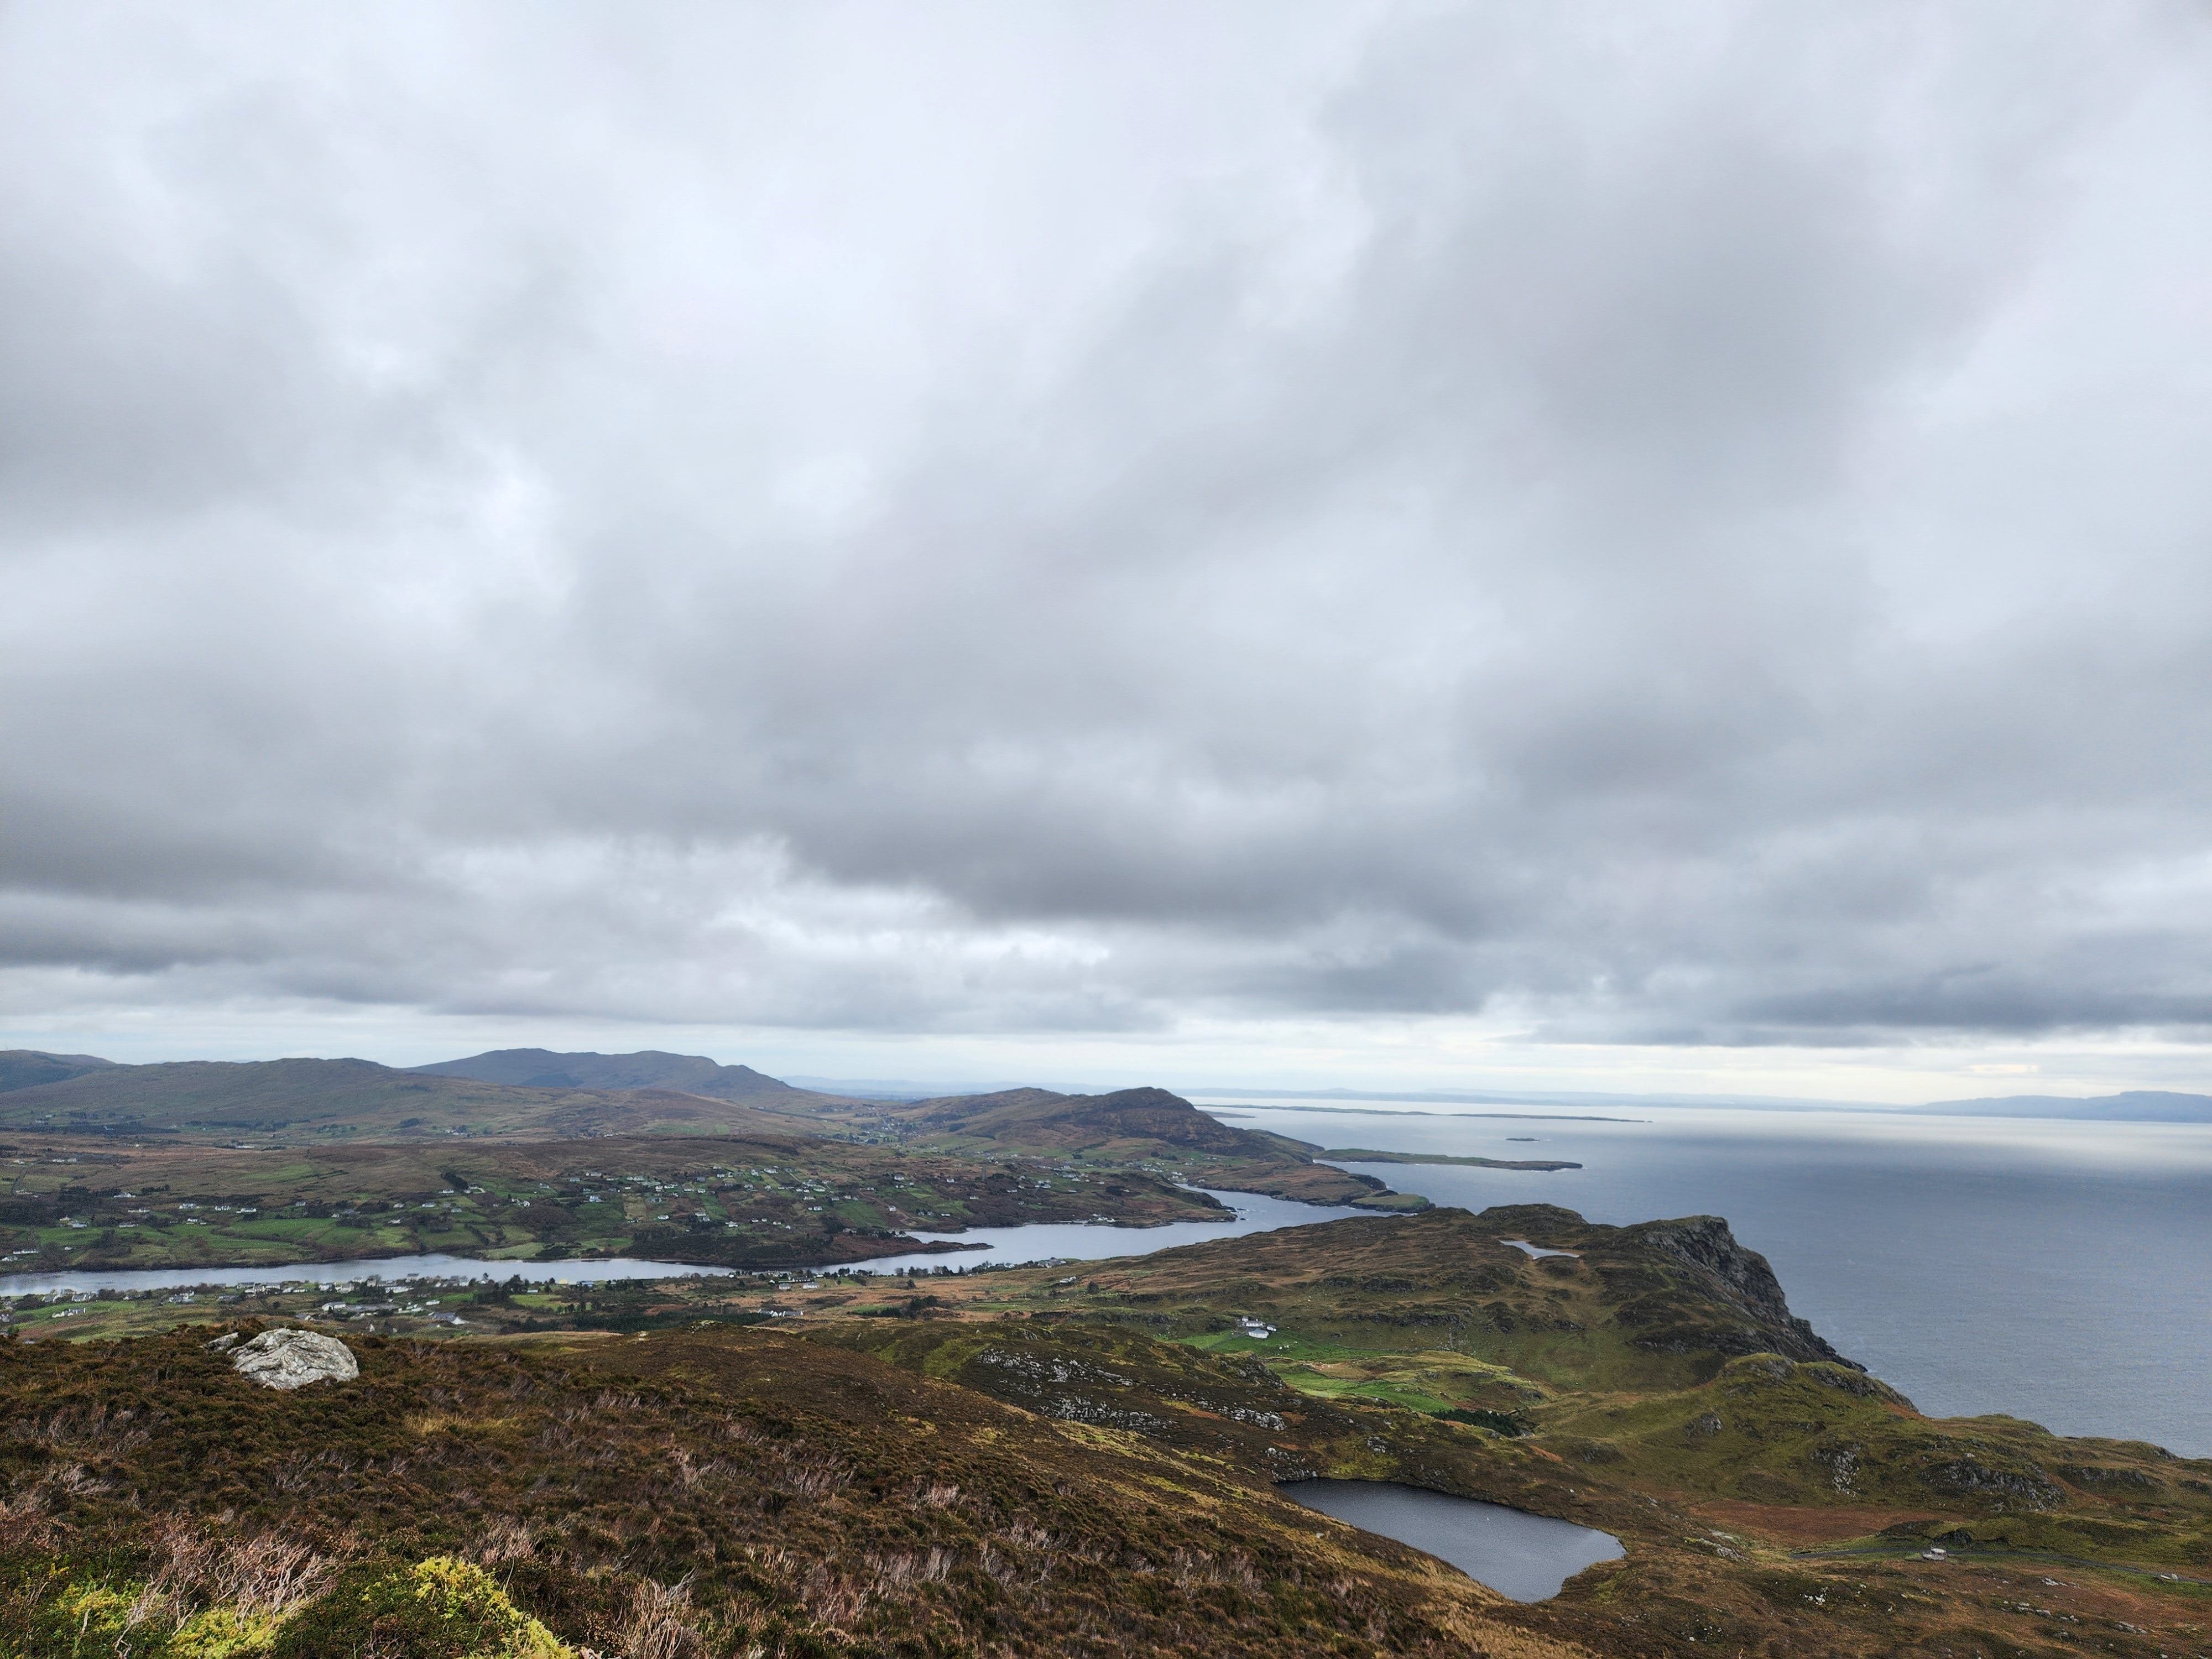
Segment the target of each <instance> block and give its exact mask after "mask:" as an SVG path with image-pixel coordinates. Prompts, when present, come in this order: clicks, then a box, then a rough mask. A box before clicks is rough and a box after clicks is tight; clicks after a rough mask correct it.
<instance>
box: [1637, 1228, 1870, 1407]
mask: <svg viewBox="0 0 2212 1659" xmlns="http://www.w3.org/2000/svg"><path fill="white" fill-rule="evenodd" d="M1627 1231H1630V1232H1632V1233H1634V1234H1637V1235H1638V1236H1640V1237H1641V1238H1642V1240H1643V1242H1644V1243H1645V1244H1647V1245H1649V1246H1650V1248H1651V1249H1654V1250H1656V1251H1657V1252H1658V1253H1659V1254H1660V1255H1663V1256H1666V1257H1668V1258H1669V1259H1670V1260H1672V1261H1677V1262H1680V1264H1681V1265H1682V1266H1683V1267H1686V1268H1688V1269H1689V1270H1690V1271H1691V1272H1692V1273H1693V1274H1695V1275H1697V1277H1698V1279H1699V1281H1700V1282H1701V1283H1702V1285H1703V1286H1704V1287H1705V1289H1706V1290H1708V1291H1710V1292H1711V1294H1712V1295H1714V1296H1715V1297H1718V1298H1720V1299H1721V1300H1722V1301H1723V1302H1728V1303H1733V1304H1735V1306H1736V1307H1738V1308H1739V1309H1741V1310H1742V1312H1743V1314H1744V1316H1746V1318H1747V1319H1749V1320H1750V1321H1752V1322H1753V1323H1754V1324H1755V1325H1756V1326H1757V1327H1758V1328H1760V1329H1761V1330H1762V1331H1764V1332H1765V1333H1768V1334H1771V1336H1772V1338H1773V1340H1771V1341H1769V1342H1765V1343H1763V1344H1762V1345H1761V1346H1764V1347H1765V1348H1768V1349H1770V1350H1771V1351H1772V1352H1776V1353H1778V1354H1781V1355H1783V1356H1784V1357H1785V1358H1790V1359H1825V1360H1828V1361H1830V1362H1832V1363H1833V1364H1838V1365H1848V1366H1850V1368H1851V1369H1852V1370H1865V1369H1866V1367H1865V1366H1863V1365H1861V1364H1858V1363H1857V1361H1855V1360H1850V1359H1846V1358H1844V1357H1843V1355H1841V1354H1839V1353H1838V1352H1836V1351H1835V1349H1833V1348H1832V1347H1831V1346H1828V1343H1827V1340H1826V1338H1824V1337H1822V1336H1821V1335H1820V1333H1819V1332H1817V1331H1815V1330H1814V1328H1812V1326H1811V1325H1809V1324H1808V1323H1807V1322H1805V1321H1804V1320H1802V1319H1800V1318H1798V1317H1797V1316H1796V1315H1795V1314H1793V1313H1791V1312H1790V1304H1789V1301H1788V1299H1787V1298H1786V1297H1784V1295H1783V1293H1782V1283H1781V1281H1780V1280H1779V1279H1777V1278H1775V1276H1774V1269H1773V1268H1772V1267H1771V1266H1769V1265H1768V1263H1767V1260H1766V1258H1765V1256H1763V1255H1759V1252H1758V1251H1756V1250H1747V1249H1745V1248H1744V1247H1743V1246H1742V1245H1741V1244H1740V1243H1737V1242H1736V1237H1735V1234H1734V1233H1732V1232H1730V1231H1729V1225H1728V1223H1727V1222H1725V1221H1723V1220H1722V1219H1721V1218H1720V1217H1718V1216H1717V1215H1700V1216H1692V1217H1690V1218H1688V1219H1686V1220H1683V1221H1657V1222H1650V1223H1647V1224H1645V1225H1643V1226H1641V1227H1632V1228H1630V1229H1628V1230H1627Z"/></svg>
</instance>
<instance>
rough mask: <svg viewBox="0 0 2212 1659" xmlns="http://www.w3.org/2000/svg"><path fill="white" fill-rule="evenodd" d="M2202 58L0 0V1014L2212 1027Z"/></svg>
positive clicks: (1350, 1044) (451, 1025)
mask: <svg viewBox="0 0 2212 1659" xmlns="http://www.w3.org/2000/svg"><path fill="white" fill-rule="evenodd" d="M2208 86H2212V14H2208V13H2207V11H2206V9H2204V8H2203V7H2202V6H2198V5H2195V4H2188V5H2184V4H2173V5H2158V4H2141V5H2135V4H2128V3H2121V0H2114V3H2106V4H2098V5H2086V6H2085V5H2082V4H2080V3H2078V0H2053V3H2040V0H1992V3H1988V4H1970V3H1956V4H1945V5H1936V6H1931V5H1927V4H1924V3H1920V0H1912V3H1899V4H1893V5H1884V4H1879V3H1863V0H1850V3H1838V4H1833V5H1820V4H1807V3H1803V0H1789V3H1778V4H1774V5H1771V6H1757V5H1712V6H1707V5H1696V4H1687V3H1685V4H1680V5H1674V6H1668V7H1652V6H1644V5H1634V4H1626V3H1615V4H1609V5H1594V4H1592V5H1576V4H1566V3H1561V4H1544V5H1528V4H1522V3H1518V0H1513V3H1507V0H1497V3H1491V4H1478V5H1472V6H1452V5H1443V4H1424V5H1408V6H1389V5H1358V4H1338V5H1332V6H1327V7H1317V8H1310V9H1299V8H1296V7H1291V6H1288V5H1285V4H1284V3H1282V0H1265V3H1258V4H1253V5H1249V6H1240V5H1233V4H1211V5H1196V6H1194V5H1189V4H1183V3H1176V4H1164V5H1158V6H1152V7H1146V6H1141V5H1134V4H1114V5H1090V6H1072V5H1071V6H1058V7H1054V6H1047V5H1015V4H1005V5H998V6H988V7H970V6H962V5H951V4H924V5H906V4H897V5H894V4H885V5H882V6H878V7H859V8H841V7H836V6H830V5H821V6H805V7H796V6H781V5H759V6H754V7H750V8H740V7H732V6H728V5H721V4H716V5H710V6H702V7H698V8H696V9H694V8H690V7H685V6H682V5H675V4H660V5H654V6H643V7H641V6H613V5H607V6H600V7H596V8H588V7H584V6H572V7H566V8H555V7H547V6H543V5H537V4H529V5H523V4H515V5H498V4H490V3H473V4H467V5H461V6H453V5H447V4H439V5H430V6H423V7H421V8H419V9H409V8H406V7H403V6H379V7H374V8H361V9H342V8H303V7H297V6H270V7H265V8H255V7H252V6H246V5H234V6H224V7H190V6H183V5H179V6H173V7H167V8H163V7H160V6H155V7H150V8H149V7H146V6H141V5H130V6H112V7H103V6H100V5H88V4H72V5H69V6H17V7H12V8H9V9H5V10H0V780H3V781H0V1042H14V1043H16V1044H21V1045H25V1046H32V1047H40V1048H87V1049H90V1050H91V1051H93V1052H100V1053H109V1054H116V1055H118V1057H122V1058H131V1059H144V1058H155V1057H173V1056H180V1055H185V1054H240V1055H245V1054H281V1053H299V1052H311V1053H312V1052H323V1053H338V1052H356V1053H367V1054H372V1055H373V1056H374V1057H377V1058H386V1059H393V1060H422V1059H429V1058H435V1057H439V1056H441V1055H445V1054H454V1053H460V1052H467V1051H469V1050H471V1049H473V1048H483V1047H487V1046H491V1045H492V1044H495V1043H504V1042H544V1043H547V1044H550V1045H551V1046H556V1047H571V1046H596V1047H602V1048H607V1047H639V1046H648V1045H649V1046H656V1047H680V1048H703V1049H704V1050H706V1051H708V1052H712V1053H715V1054H719V1055H720V1056H721V1057H723V1058H725V1059H731V1060H739V1059H744V1060H752V1061H754V1063H757V1064H763V1063H764V1064H768V1065H770V1066H781V1067H782V1068H783V1069H787V1070H788V1069H795V1070H799V1071H802V1072H809V1073H827V1074H829V1075H844V1076H860V1075H879V1076H880V1075H898V1076H913V1075H922V1076H929V1075H933V1074H941V1073H944V1072H945V1069H946V1068H948V1067H951V1068H953V1069H954V1070H955V1071H956V1072H957V1074H959V1075H962V1076H969V1075H975V1074H978V1073H981V1074H983V1075H993V1076H997V1075H1006V1076H1016V1075H1019V1076H1040V1077H1048V1078H1051V1077H1065V1076H1069V1075H1076V1076H1080V1077H1085V1078H1110V1079H1112V1080H1123V1079H1126V1080H1137V1079H1139V1078H1153V1079H1158V1080H1162V1081H1169V1082H1178V1081H1180V1082H1195V1081H1198V1080H1200V1079H1205V1078H1212V1079H1219V1080H1253V1081H1274V1082H1279V1083H1284V1084H1297V1083H1316V1084H1322V1085H1328V1084H1354V1085H1356V1084H1358V1083H1361V1082H1363V1081H1369V1080H1374V1081H1382V1080H1386V1079H1391V1080H1395V1081H1398V1082H1401V1083H1411V1082H1419V1083H1421V1084H1424V1085H1428V1086H1453V1085H1458V1086H1463V1087H1480V1086H1484V1085H1489V1084H1495V1083H1503V1082H1507V1081H1519V1082H1522V1083H1536V1082H1542V1081H1547V1080H1548V1081H1549V1083H1550V1085H1551V1086H1558V1087H1573V1086H1586V1085H1592V1084H1601V1085H1602V1086H1607V1087H1613V1086H1622V1085H1643V1086H1656V1087H1670V1088H1672V1087H1686V1086H1708V1087H1714V1088H1723V1089H1730V1090H1744V1089H1752V1088H1755V1089H1770V1090H1774V1091H1781V1092H1792V1093H1807V1094H1828V1095H1836V1096H1850V1097H1863V1098H1901V1097H1909V1096H1912V1095H1914V1094H1916V1093H1921V1094H1925V1093H1929V1092H1937V1093H1941V1092H1951V1093H1956V1092H1961V1090H1960V1089H1959V1088H1957V1087H1955V1086H1954V1085H1955V1084H1957V1083H1958V1082H1959V1081H1960V1080H1961V1079H1964V1080H1966V1081H1967V1082H1970V1083H1972V1085H1973V1086H1972V1088H1968V1089H1966V1090H1964V1091H1965V1092H1984V1090H1983V1089H1982V1088H1981V1086H1980V1085H1982V1084H1983V1083H1985V1082H2001V1083H2002V1085H2003V1087H2002V1089H1999V1090H1995V1091H1998V1092H2005V1091H2012V1090H2014V1089H2015V1088H2016V1087H2019V1086H2022V1085H2027V1086H2035V1087H2044V1086H2049V1087H2051V1088H2053V1089H2056V1090H2058V1091H2065V1092H2079V1091H2087V1090H2089V1089H2091V1088H2094V1087H2102V1086H2111V1085H2128V1084H2138V1085H2150V1086H2169V1087H2184V1088H2188V1087H2197V1088H2204V1087H2212V1064H2208V1055H2212V454H2209V453H2208V449H2212V443H2209V442H2208V440H2212V97H2208V95H2207V90H2206V89H2207V88H2208Z"/></svg>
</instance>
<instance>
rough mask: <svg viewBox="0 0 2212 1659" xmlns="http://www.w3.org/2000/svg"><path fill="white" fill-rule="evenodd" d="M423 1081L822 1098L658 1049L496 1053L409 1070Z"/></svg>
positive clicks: (742, 1069) (741, 1069)
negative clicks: (440, 1079)
mask: <svg viewBox="0 0 2212 1659" xmlns="http://www.w3.org/2000/svg"><path fill="white" fill-rule="evenodd" d="M407 1069H408V1070H409V1071H410V1072H413V1073H416V1074H417V1075H419V1076H422V1077H460V1078H467V1079H471V1081H473V1082H477V1083H501V1084H505V1085H508V1086H509V1087H511V1088H519V1089H602V1090H622V1089H675V1090H678V1091H681V1092H682V1093H684V1094H689V1095H710V1096H712V1097H714V1099H716V1100H742V1101H744V1102H746V1103H748V1104H763V1103H775V1102H780V1101H785V1100H789V1099H792V1098H793V1097H799V1098H802V1099H804V1100H805V1101H807V1102H810V1103H811V1102H814V1101H818V1100H821V1099H823V1098H835V1097H824V1096H823V1095H822V1094H820V1093H819V1092H817V1091H813V1090H809V1089H794V1088H793V1087H792V1086H791V1085H789V1084H787V1083H784V1082H781V1081H780V1080H778V1079H775V1078H772V1077H769V1076H767V1075H765V1074H764V1073H760V1072H756V1071H755V1070H753V1068H752V1067H751V1066H724V1065H721V1064H720V1063H719V1062H718V1061H715V1060H709V1059H708V1058H707V1057H706V1056H705V1055H704V1054H663V1053H662V1052H660V1051H659V1049H657V1048H643V1049H640V1050H639V1051H638V1052H637V1053H635V1054H555V1053H554V1052H553V1051H552V1050H551V1049H550V1048H495V1049H493V1050H492V1051H491V1052H490V1053H489V1054H471V1056H470V1057H469V1058H468V1059H466V1060H440V1061H439V1062H438V1063H437V1064H436V1065H435V1066H409V1067H408V1068H407Z"/></svg>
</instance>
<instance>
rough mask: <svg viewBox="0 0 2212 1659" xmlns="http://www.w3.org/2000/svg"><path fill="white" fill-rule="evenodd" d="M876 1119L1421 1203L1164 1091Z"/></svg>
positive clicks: (966, 1140)
mask: <svg viewBox="0 0 2212 1659" xmlns="http://www.w3.org/2000/svg"><path fill="white" fill-rule="evenodd" d="M884 1121H885V1123H886V1124H887V1125H889V1126H890V1127H892V1128H894V1129H895V1130H896V1132H897V1133H900V1134H902V1135H903V1136H904V1137H906V1138H907V1139H911V1140H914V1141H917V1142H919V1143H920V1144H921V1145H924V1146H931V1147H934V1148H937V1149H939V1150H942V1151H946V1152H967V1153H971V1154H976V1155H982V1156H994V1155H995V1156H1006V1155H1010V1154H1015V1153H1019V1154H1024V1155H1026V1156H1029V1157H1033V1158H1049V1157H1055V1156H1056V1157H1062V1158H1073V1159H1074V1160H1075V1161H1077V1162H1079V1163H1095V1164H1122V1165H1139V1166H1143V1167H1146V1168H1152V1169H1158V1170H1167V1171H1170V1172H1172V1173H1174V1174H1176V1176H1179V1177H1180V1178H1182V1179H1183V1180H1187V1181H1188V1182H1192V1183H1193V1184H1194V1185H1198V1186H1205V1187H1218V1188H1226V1189H1228V1190H1231V1191H1235V1192H1248V1193H1265V1194H1269V1195H1271V1196H1273V1197H1278V1198H1292V1199H1298V1200H1303V1201H1304V1202H1306V1203H1309V1204H1354V1205H1359V1206H1363V1207H1368V1208H1380V1209H1419V1208H1422V1207H1423V1206H1425V1203H1426V1200H1423V1199H1419V1198H1413V1197H1409V1196H1407V1195H1405V1194H1398V1193H1393V1192H1391V1191H1390V1190H1389V1188H1387V1187H1385V1186H1384V1185H1383V1183H1382V1182H1379V1181H1376V1180H1375V1179H1374V1178H1373V1177H1372V1176H1358V1175H1352V1174H1349V1173H1347V1172H1346V1171H1345V1170H1335V1169H1331V1168H1330V1167H1329V1166H1328V1164H1322V1163H1318V1162H1316V1154H1318V1153H1319V1152H1320V1151H1321V1148H1320V1147H1318V1146H1310V1145H1309V1144H1308V1143H1306V1142H1304V1141H1302V1140H1292V1139H1290V1138H1289V1137H1288V1136H1286V1135H1275V1134H1266V1133H1257V1132H1255V1131H1253V1130H1250V1129H1240V1128H1237V1127H1235V1126H1234V1125H1233V1124H1228V1123H1224V1122H1223V1121H1221V1120H1220V1119H1218V1118H1216V1117H1212V1116H1209V1115H1206V1113H1204V1112H1201V1111H1200V1110H1199V1109H1198V1108H1197V1107H1195V1106H1194V1105H1192V1104H1191V1103H1189V1102H1188V1101H1187V1100H1185V1099H1183V1098H1182V1096H1180V1095H1173V1094H1170V1093H1169V1092H1168V1091H1166V1090H1165V1089H1122V1090H1119V1091H1115V1093H1113V1094H1105V1095H1062V1094H1055V1093H1054V1092H1053V1091H1051V1090H1049V1089H1008V1090H1004V1091H1000V1092H999V1093H997V1094H989V1095H963V1096H956V1097H951V1098H950V1099H945V1100H924V1101H918V1102H916V1103H915V1104H913V1105H911V1106H908V1107H906V1108H904V1109H895V1110H891V1111H889V1112H887V1113H886V1114H885V1115H884Z"/></svg>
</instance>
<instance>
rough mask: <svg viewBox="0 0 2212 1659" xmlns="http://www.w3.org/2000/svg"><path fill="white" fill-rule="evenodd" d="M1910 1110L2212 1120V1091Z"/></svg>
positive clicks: (2005, 1099)
mask: <svg viewBox="0 0 2212 1659" xmlns="http://www.w3.org/2000/svg"><path fill="white" fill-rule="evenodd" d="M1907 1110H1909V1111H1912V1112H1916V1113H1920V1112H1924V1113H1927V1114H1928V1115H1930V1116H1942V1117H2052V1118H2068V1119H2073V1120H2076V1121H2089V1122H2097V1123H2212V1095H2181V1094H2171V1093H2168V1092H2166V1091H2162V1090H2156V1089H2130V1090H2129V1091H2127V1092H2126V1093H2124V1094H2118V1095H2091V1096H2087V1097H2083V1096H2079V1095H2005V1096H2002V1097H1998V1098H1996V1099H1991V1100H1938V1101H1933V1102H1931V1103H1929V1104H1928V1105H1925V1106H1912V1107H1908V1108H1907Z"/></svg>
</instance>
